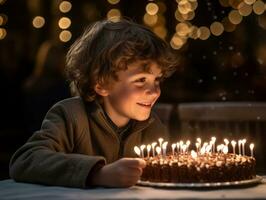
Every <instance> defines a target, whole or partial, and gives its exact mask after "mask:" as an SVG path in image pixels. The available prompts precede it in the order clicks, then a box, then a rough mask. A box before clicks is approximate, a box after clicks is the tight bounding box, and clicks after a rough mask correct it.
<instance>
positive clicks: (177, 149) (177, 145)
mask: <svg viewBox="0 0 266 200" xmlns="http://www.w3.org/2000/svg"><path fill="white" fill-rule="evenodd" d="M179 146H180V144H179V142H177V143H176V151H177V155H178V153H179Z"/></svg>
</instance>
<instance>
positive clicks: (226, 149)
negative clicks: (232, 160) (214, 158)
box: [223, 145, 228, 154]
mask: <svg viewBox="0 0 266 200" xmlns="http://www.w3.org/2000/svg"><path fill="white" fill-rule="evenodd" d="M223 153H224V154H227V153H228V146H226V145H225V146H224V147H223Z"/></svg>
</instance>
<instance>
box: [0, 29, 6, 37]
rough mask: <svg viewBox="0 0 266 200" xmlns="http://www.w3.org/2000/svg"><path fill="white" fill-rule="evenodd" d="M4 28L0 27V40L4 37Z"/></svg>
mask: <svg viewBox="0 0 266 200" xmlns="http://www.w3.org/2000/svg"><path fill="white" fill-rule="evenodd" d="M6 34H7V32H6V29H4V28H0V40H2V39H4V38H5V37H6Z"/></svg>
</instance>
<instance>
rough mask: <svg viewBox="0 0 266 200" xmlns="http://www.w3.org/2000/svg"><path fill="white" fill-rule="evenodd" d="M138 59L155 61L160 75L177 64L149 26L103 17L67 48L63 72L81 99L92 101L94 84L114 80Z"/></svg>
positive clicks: (170, 52)
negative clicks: (103, 18) (119, 72)
mask: <svg viewBox="0 0 266 200" xmlns="http://www.w3.org/2000/svg"><path fill="white" fill-rule="evenodd" d="M138 60H143V61H146V60H147V61H148V60H150V61H153V62H156V63H157V64H158V66H159V67H160V68H161V70H162V74H163V77H168V76H169V75H170V74H172V72H174V70H175V68H176V66H177V59H176V57H175V55H174V54H173V52H172V50H171V48H170V47H169V45H168V44H167V43H166V42H164V41H163V40H162V39H160V38H159V37H157V36H156V35H155V34H154V33H153V32H152V31H150V30H149V29H148V28H146V27H144V26H142V25H139V24H136V23H134V22H131V21H128V20H125V19H121V20H119V21H112V20H102V21H98V22H95V23H94V24H92V25H91V26H89V27H88V28H87V29H86V30H85V31H84V33H83V34H82V35H81V37H79V38H78V39H77V40H76V41H75V42H74V44H73V45H72V46H71V47H70V50H69V51H68V53H67V57H66V75H67V77H68V79H69V81H71V82H72V83H74V85H75V86H76V88H77V90H78V93H79V94H80V96H81V97H82V98H83V99H85V100H86V101H93V100H94V99H95V97H96V96H97V94H96V92H95V90H94V87H95V85H96V83H100V84H107V83H108V82H109V81H110V80H117V76H116V73H117V72H118V71H120V70H126V69H127V66H128V65H129V64H131V63H133V62H135V61H138Z"/></svg>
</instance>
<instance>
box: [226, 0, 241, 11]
mask: <svg viewBox="0 0 266 200" xmlns="http://www.w3.org/2000/svg"><path fill="white" fill-rule="evenodd" d="M241 2H242V0H229V5H230V6H231V7H232V8H234V9H237V8H238V7H239V5H240V4H241Z"/></svg>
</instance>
